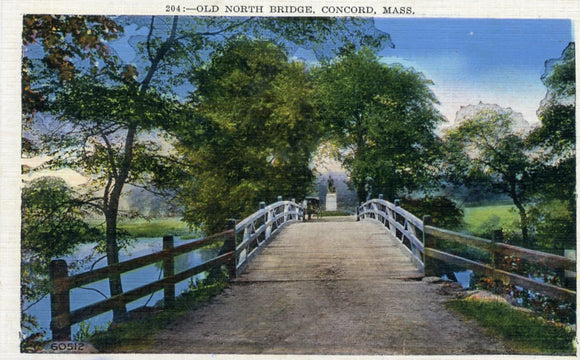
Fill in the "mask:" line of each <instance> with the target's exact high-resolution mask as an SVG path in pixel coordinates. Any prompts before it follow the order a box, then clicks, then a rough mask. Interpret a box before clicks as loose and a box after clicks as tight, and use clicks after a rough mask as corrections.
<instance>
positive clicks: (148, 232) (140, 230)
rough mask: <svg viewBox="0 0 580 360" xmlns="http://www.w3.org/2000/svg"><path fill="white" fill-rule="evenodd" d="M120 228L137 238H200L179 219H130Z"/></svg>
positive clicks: (100, 222)
mask: <svg viewBox="0 0 580 360" xmlns="http://www.w3.org/2000/svg"><path fill="white" fill-rule="evenodd" d="M89 223H90V224H91V225H93V226H96V225H101V224H102V221H98V220H91V221H89ZM103 226H104V225H103ZM118 226H119V228H120V229H122V230H125V231H127V232H129V234H131V236H134V237H136V238H139V237H163V236H165V235H174V236H181V237H184V236H185V237H189V236H194V237H197V236H200V232H199V231H198V230H196V229H193V230H191V229H190V228H189V225H187V224H186V223H184V222H183V221H181V220H180V218H179V217H170V218H158V219H151V220H147V219H130V220H121V221H120V222H119V224H118Z"/></svg>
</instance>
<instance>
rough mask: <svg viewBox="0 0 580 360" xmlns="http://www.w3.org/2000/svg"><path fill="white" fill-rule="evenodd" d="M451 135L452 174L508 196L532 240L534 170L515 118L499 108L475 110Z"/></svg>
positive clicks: (525, 236)
mask: <svg viewBox="0 0 580 360" xmlns="http://www.w3.org/2000/svg"><path fill="white" fill-rule="evenodd" d="M460 121H461V122H460V124H459V126H458V127H456V128H454V129H451V130H449V131H447V133H446V138H445V139H446V146H447V154H448V156H447V161H448V169H447V171H448V173H449V174H450V175H451V178H452V179H453V180H456V181H457V180H458V181H459V182H460V183H465V184H475V185H485V186H489V188H491V189H493V190H496V191H500V192H502V193H505V194H507V195H508V196H509V197H510V198H511V199H512V201H513V202H514V205H515V206H516V207H517V208H518V211H519V214H520V227H521V231H522V237H523V239H524V241H525V242H527V241H528V240H529V234H528V232H529V224H528V215H527V213H526V208H525V205H527V203H529V201H530V199H531V196H532V189H533V180H534V169H533V164H532V161H531V160H530V158H529V157H528V154H527V153H526V147H525V144H524V141H523V138H522V137H521V136H519V135H518V134H517V133H516V132H515V130H514V126H513V125H514V121H515V114H514V113H513V111H511V109H503V108H500V107H498V106H487V107H483V108H475V111H474V112H473V113H472V114H469V115H467V116H465V117H463V118H461V119H460Z"/></svg>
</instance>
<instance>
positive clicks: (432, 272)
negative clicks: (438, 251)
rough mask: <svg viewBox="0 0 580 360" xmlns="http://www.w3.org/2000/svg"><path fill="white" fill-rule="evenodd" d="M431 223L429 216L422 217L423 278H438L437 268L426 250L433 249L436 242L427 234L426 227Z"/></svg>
mask: <svg viewBox="0 0 580 360" xmlns="http://www.w3.org/2000/svg"><path fill="white" fill-rule="evenodd" d="M432 223H433V219H432V217H431V216H430V215H425V216H423V269H424V270H423V271H424V272H425V276H438V275H440V274H437V268H436V266H435V263H434V262H433V261H434V260H432V259H431V258H429V257H428V256H427V255H426V253H427V251H428V250H427V248H435V246H436V240H435V238H433V237H432V236H429V235H428V234H427V230H426V226H429V225H431V224H432Z"/></svg>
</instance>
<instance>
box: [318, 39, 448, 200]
mask: <svg viewBox="0 0 580 360" xmlns="http://www.w3.org/2000/svg"><path fill="white" fill-rule="evenodd" d="M315 79H316V80H315V81H316V87H317V93H316V95H317V104H318V107H319V109H320V113H321V117H322V119H323V121H324V125H325V130H326V136H328V137H330V138H331V139H333V140H334V141H336V142H337V143H338V144H339V146H340V147H341V148H342V149H344V150H345V151H344V152H343V159H342V162H343V165H344V166H345V168H346V169H347V170H348V171H349V173H350V178H351V181H352V184H353V186H354V188H355V189H356V190H357V193H358V196H359V200H362V199H364V198H365V197H366V195H367V193H373V194H379V193H382V194H384V195H385V197H386V198H393V197H395V196H396V195H398V194H400V193H401V192H402V191H411V190H414V189H421V188H423V187H425V186H426V185H428V184H429V183H430V181H431V180H432V176H433V174H434V171H433V170H434V168H433V166H432V165H433V164H434V162H435V159H436V154H437V149H438V146H439V144H438V139H437V136H436V135H435V134H434V130H435V127H436V126H437V124H439V123H440V122H441V121H443V118H442V116H441V115H440V114H439V113H438V111H437V110H436V109H435V104H437V100H436V98H435V96H434V94H433V92H432V91H431V90H430V89H429V85H431V84H432V83H431V82H430V81H429V80H427V79H425V78H424V77H423V75H422V74H420V73H418V72H415V71H414V70H411V69H406V68H404V67H402V66H387V65H385V64H383V63H381V62H380V60H379V58H378V57H377V56H376V54H375V53H374V52H373V51H371V50H369V49H362V50H360V51H357V52H355V51H354V50H352V49H345V50H344V51H343V52H342V53H341V55H340V56H339V57H337V58H336V59H335V60H333V61H330V62H328V63H325V64H324V65H323V66H322V67H320V68H319V69H317V70H316V71H315ZM371 179H372V180H371ZM365 185H366V188H365Z"/></svg>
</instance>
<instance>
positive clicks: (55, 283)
mask: <svg viewBox="0 0 580 360" xmlns="http://www.w3.org/2000/svg"><path fill="white" fill-rule="evenodd" d="M48 269H49V275H50V282H51V285H52V289H51V294H50V312H51V318H52V320H51V322H50V330H51V331H52V339H53V340H55V341H70V339H71V333H70V328H71V324H70V322H69V315H70V294H69V290H70V289H69V287H68V266H67V263H66V261H65V260H61V259H59V260H52V261H51V262H50V265H49V267H48ZM63 318H66V320H63ZM63 322H64V323H63Z"/></svg>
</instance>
